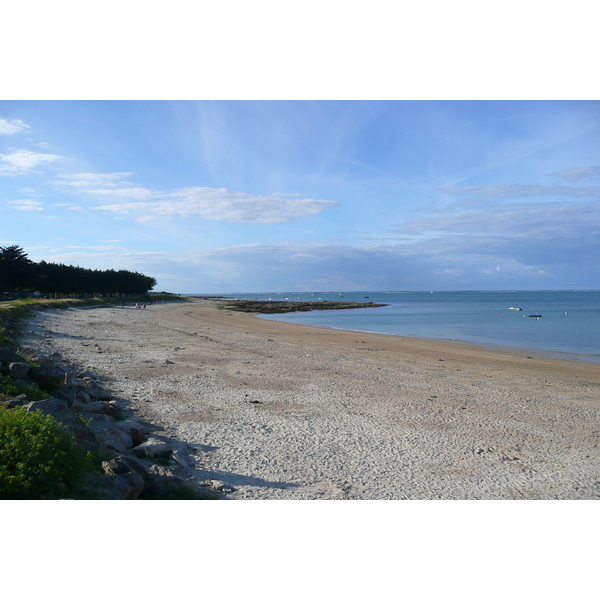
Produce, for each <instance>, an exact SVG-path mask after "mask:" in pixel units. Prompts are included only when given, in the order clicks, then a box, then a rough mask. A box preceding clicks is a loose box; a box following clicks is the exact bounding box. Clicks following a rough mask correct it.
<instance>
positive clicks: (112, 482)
mask: <svg viewBox="0 0 600 600" xmlns="http://www.w3.org/2000/svg"><path fill="white" fill-rule="evenodd" d="M106 479H107V481H108V483H109V486H108V490H107V491H106V496H107V497H106V499H107V500H135V499H136V498H137V497H138V496H139V495H140V493H141V491H142V490H143V489H144V478H143V477H142V476H141V475H140V474H139V473H133V472H129V473H121V474H120V475H110V476H108V477H107V478H106Z"/></svg>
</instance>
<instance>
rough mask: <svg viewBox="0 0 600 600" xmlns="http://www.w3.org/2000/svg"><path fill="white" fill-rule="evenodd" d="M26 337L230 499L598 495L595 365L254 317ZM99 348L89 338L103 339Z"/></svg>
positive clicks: (43, 331)
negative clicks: (167, 443) (181, 445)
mask: <svg viewBox="0 0 600 600" xmlns="http://www.w3.org/2000/svg"><path fill="white" fill-rule="evenodd" d="M28 328H29V329H30V330H31V332H30V333H27V334H26V335H25V336H24V337H23V338H22V340H21V341H22V343H23V344H24V345H27V346H30V347H32V348H35V349H36V350H39V351H41V352H43V353H45V354H50V353H51V352H55V351H57V352H59V353H60V354H62V356H63V357H64V359H65V360H66V361H68V362H70V363H74V364H76V365H78V366H80V367H82V368H89V369H91V370H94V371H96V372H97V373H98V374H100V375H102V376H104V377H106V384H105V385H106V387H108V388H109V389H111V390H112V391H113V393H114V394H115V396H117V397H120V398H123V399H125V400H128V401H130V402H131V406H132V407H133V408H135V409H136V410H137V413H138V415H139V416H141V417H142V418H144V419H145V420H147V421H148V422H150V423H153V424H155V425H157V426H159V427H160V428H162V430H160V431H159V433H161V434H162V435H165V436H169V437H172V438H175V439H178V440H181V441H184V442H187V443H190V444H192V445H194V446H195V447H196V448H198V451H197V454H196V459H197V465H196V469H195V475H194V476H195V477H197V479H198V481H201V480H204V479H221V480H223V481H225V482H227V483H229V484H231V485H233V486H234V487H235V489H236V492H235V493H234V494H232V496H231V497H232V498H238V499H440V498H443V499H524V498H527V499H559V498H565V499H567V498H568V499H577V498H582V499H593V498H599V497H600V451H599V449H598V445H599V443H600V419H599V410H598V409H599V403H600V365H596V364H593V363H583V362H574V361H562V360H551V359H545V358H539V357H535V356H534V357H533V358H528V353H526V352H525V353H522V352H509V351H506V352H500V351H496V350H492V349H489V348H478V347H474V346H468V345H461V344H455V343H449V342H448V343H446V342H433V341H425V340H418V339H414V338H405V339H403V338H401V337H397V336H385V335H377V334H365V333H356V332H348V331H338V330H325V329H318V328H313V327H307V326H299V325H293V324H286V323H278V322H273V321H266V320H261V319H258V318H256V317H254V316H252V315H248V314H244V313H233V312H228V311H222V310H218V309H217V308H216V307H215V304H214V302H213V301H209V300H196V301H194V302H191V303H165V304H158V305H150V306H148V308H147V309H146V310H143V309H139V310H136V309H134V308H131V307H126V308H99V309H69V310H64V311H47V312H44V313H40V314H39V316H38V317H37V318H35V319H33V320H32V321H30V323H29V325H28ZM96 344H97V346H96Z"/></svg>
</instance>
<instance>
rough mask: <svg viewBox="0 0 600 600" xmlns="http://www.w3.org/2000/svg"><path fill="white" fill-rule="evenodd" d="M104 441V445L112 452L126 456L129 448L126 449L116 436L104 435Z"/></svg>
mask: <svg viewBox="0 0 600 600" xmlns="http://www.w3.org/2000/svg"><path fill="white" fill-rule="evenodd" d="M102 440H103V441H104V443H105V444H106V446H107V447H108V448H110V449H111V450H114V451H115V452H118V453H119V454H125V452H127V448H126V447H125V444H124V443H123V441H122V440H121V439H120V438H119V437H117V436H114V435H112V434H110V433H103V434H102Z"/></svg>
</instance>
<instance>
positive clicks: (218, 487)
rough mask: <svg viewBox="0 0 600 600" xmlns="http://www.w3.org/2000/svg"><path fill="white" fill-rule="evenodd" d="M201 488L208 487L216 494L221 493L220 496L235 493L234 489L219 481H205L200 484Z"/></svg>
mask: <svg viewBox="0 0 600 600" xmlns="http://www.w3.org/2000/svg"><path fill="white" fill-rule="evenodd" d="M200 485H201V486H203V487H209V488H211V489H213V490H215V491H217V492H221V493H222V494H232V493H233V492H235V488H234V487H233V486H232V485H229V484H228V483H225V482H224V481H221V480H220V479H206V480H205V481H202V482H201V483H200Z"/></svg>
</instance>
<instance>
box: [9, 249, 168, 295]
mask: <svg viewBox="0 0 600 600" xmlns="http://www.w3.org/2000/svg"><path fill="white" fill-rule="evenodd" d="M155 285H156V279H154V277H149V276H147V275H143V274H142V273H138V272H134V271H125V270H119V271H115V270H114V269H108V270H105V271H101V270H98V269H84V268H82V267H79V266H77V267H73V266H70V265H63V264H57V263H49V262H46V261H45V260H42V261H40V262H39V263H35V262H33V261H31V260H29V258H28V257H27V254H26V253H25V251H24V250H23V249H22V248H20V247H19V246H0V292H16V293H18V294H19V293H21V294H22V293H23V292H24V291H26V290H35V291H39V292H40V294H42V295H45V296H46V295H56V294H59V295H67V296H82V295H85V296H87V295H90V296H98V295H102V296H113V295H115V294H126V295H133V296H137V295H142V294H146V293H147V292H149V291H150V290H151V289H152V288H153V287H154V286H155Z"/></svg>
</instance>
